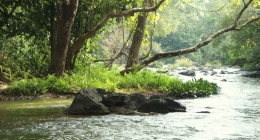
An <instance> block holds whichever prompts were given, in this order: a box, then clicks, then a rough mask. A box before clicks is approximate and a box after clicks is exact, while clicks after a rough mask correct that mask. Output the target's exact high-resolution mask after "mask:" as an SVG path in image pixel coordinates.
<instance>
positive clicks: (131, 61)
mask: <svg viewBox="0 0 260 140" xmlns="http://www.w3.org/2000/svg"><path fill="white" fill-rule="evenodd" d="M152 4H153V1H152V0H144V7H145V8H148V7H152V6H153V5H152ZM147 16H148V13H147V12H145V13H142V14H139V16H138V19H137V26H136V29H135V32H134V35H133V40H132V44H131V47H130V52H129V55H128V61H127V64H126V67H125V68H126V69H127V68H131V67H133V66H134V65H136V64H138V63H139V51H140V48H141V44H142V41H143V36H144V30H145V25H146V20H147Z"/></svg>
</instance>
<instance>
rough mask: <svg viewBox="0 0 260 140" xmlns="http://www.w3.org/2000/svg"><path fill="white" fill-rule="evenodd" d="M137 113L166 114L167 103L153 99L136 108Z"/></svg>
mask: <svg viewBox="0 0 260 140" xmlns="http://www.w3.org/2000/svg"><path fill="white" fill-rule="evenodd" d="M138 112H142V113H150V112H155V113H168V112H169V110H168V105H167V102H166V101H165V100H163V99H154V100H150V101H148V102H146V103H143V104H142V105H140V107H139V108H138Z"/></svg>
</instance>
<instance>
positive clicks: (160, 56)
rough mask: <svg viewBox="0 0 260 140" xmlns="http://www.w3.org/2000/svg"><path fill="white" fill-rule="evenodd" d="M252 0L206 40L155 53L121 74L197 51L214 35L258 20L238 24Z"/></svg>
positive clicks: (238, 28)
mask: <svg viewBox="0 0 260 140" xmlns="http://www.w3.org/2000/svg"><path fill="white" fill-rule="evenodd" d="M252 1H253V0H249V1H248V2H247V3H245V4H244V6H243V8H242V9H241V10H240V11H239V13H238V15H237V17H236V18H235V20H234V22H233V25H231V26H230V27H227V28H224V29H221V30H219V31H217V32H215V33H214V34H212V35H211V36H209V37H208V38H207V39H206V40H204V41H202V42H200V43H198V44H196V45H195V46H192V47H189V48H186V49H180V50H176V51H170V52H166V53H157V54H155V55H153V56H152V57H150V58H149V59H147V60H144V61H142V62H141V63H140V64H139V65H138V66H137V67H135V68H128V69H125V70H123V71H121V74H124V73H129V72H132V71H134V70H135V71H138V70H141V69H142V68H143V67H145V66H147V65H148V64H150V63H152V62H154V61H157V60H160V59H164V58H171V57H175V56H179V55H183V54H187V53H191V52H195V51H197V50H198V49H199V48H201V47H203V46H206V45H208V44H209V43H210V42H212V41H213V40H214V39H215V38H216V37H218V36H220V35H222V34H224V33H226V32H230V31H236V30H241V29H242V28H244V27H245V26H246V25H248V24H250V23H252V22H254V21H256V20H259V19H260V16H257V17H255V18H253V19H251V20H249V21H247V22H245V23H243V24H241V25H240V26H239V25H238V21H239V19H240V18H241V16H242V15H243V13H244V11H245V10H246V9H247V8H248V6H249V5H250V4H251V3H252Z"/></svg>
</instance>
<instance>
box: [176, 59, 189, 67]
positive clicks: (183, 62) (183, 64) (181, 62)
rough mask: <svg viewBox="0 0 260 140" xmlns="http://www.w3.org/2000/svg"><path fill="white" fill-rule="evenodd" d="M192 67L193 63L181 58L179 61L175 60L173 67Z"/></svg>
mask: <svg viewBox="0 0 260 140" xmlns="http://www.w3.org/2000/svg"><path fill="white" fill-rule="evenodd" d="M191 66H193V62H192V61H191V60H190V59H189V58H186V57H182V58H180V59H176V60H175V64H174V66H173V67H191Z"/></svg>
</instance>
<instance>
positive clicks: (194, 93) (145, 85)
mask: <svg viewBox="0 0 260 140" xmlns="http://www.w3.org/2000/svg"><path fill="white" fill-rule="evenodd" d="M119 72H120V71H119V70H111V71H109V70H107V68H104V67H102V66H98V65H90V66H89V67H87V68H85V69H76V70H74V71H72V72H71V73H70V74H65V75H64V76H63V77H61V78H56V77H55V76H53V75H48V76H47V77H46V78H31V79H20V80H15V81H14V82H12V83H11V84H10V85H9V86H8V88H7V89H6V90H5V91H4V94H8V95H36V94H44V93H47V92H55V93H59V94H68V93H76V92H77V91H79V90H80V89H82V88H88V87H94V88H102V89H105V90H106V91H107V92H118V91H122V90H123V91H129V92H131V91H135V92H142V93H145V92H146V91H152V92H161V93H165V94H168V95H170V96H174V97H176V98H182V97H186V98H193V97H201V96H208V95H211V94H216V93H217V92H218V86H217V85H216V84H215V83H210V82H208V81H205V80H202V79H199V80H196V79H193V80H192V81H188V82H185V83H183V82H182V81H181V80H179V79H177V78H173V77H169V76H168V75H166V74H161V73H156V72H153V71H145V70H144V71H140V72H137V73H135V74H126V75H124V76H121V75H120V74H119ZM133 89H134V90H133Z"/></svg>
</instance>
